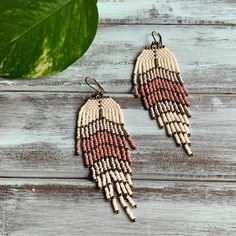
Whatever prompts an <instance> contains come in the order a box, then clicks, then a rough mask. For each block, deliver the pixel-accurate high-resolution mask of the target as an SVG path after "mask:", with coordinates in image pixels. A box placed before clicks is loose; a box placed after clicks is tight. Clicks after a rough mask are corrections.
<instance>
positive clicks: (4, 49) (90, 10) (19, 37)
mask: <svg viewBox="0 0 236 236" xmlns="http://www.w3.org/2000/svg"><path fill="white" fill-rule="evenodd" d="M0 9H1V10H0V76H1V77H5V78H36V77H43V76H49V75H53V74H56V73H58V72H60V71H62V70H64V69H65V68H67V67H68V66H69V65H71V64H72V63H73V62H75V61H76V60H77V59H78V58H80V57H81V56H82V55H83V54H84V53H85V52H86V51H87V49H88V48H89V46H90V44H91V43H92V41H93V39H94V37H95V34H96V31H97V25H98V10H97V5H96V0H9V1H7V0H0Z"/></svg>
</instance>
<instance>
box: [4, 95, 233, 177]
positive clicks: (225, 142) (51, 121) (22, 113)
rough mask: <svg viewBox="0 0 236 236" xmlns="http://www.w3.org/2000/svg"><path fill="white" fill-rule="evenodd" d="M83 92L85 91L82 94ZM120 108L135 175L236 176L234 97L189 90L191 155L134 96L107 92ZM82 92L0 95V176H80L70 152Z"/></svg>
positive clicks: (77, 159)
mask: <svg viewBox="0 0 236 236" xmlns="http://www.w3.org/2000/svg"><path fill="white" fill-rule="evenodd" d="M87 95H88V94H87ZM113 96H114V98H115V99H116V100H117V102H118V103H119V104H120V105H121V107H122V108H123V112H124V115H125V121H126V125H127V129H128V130H129V132H130V134H131V135H132V136H133V137H134V140H135V141H136V143H137V146H138V149H137V150H136V151H134V152H133V156H134V159H135V162H134V165H133V168H134V173H135V178H152V179H169V178H170V179H174V178H177V179H214V180H217V179H218V180H224V179H225V180H227V179H228V180H236V176H235V174H236V166H235V164H236V159H235V158H236V148H235V133H236V127H235V120H236V106H235V104H236V97H235V96H228V95H218V96H216V95H204V96H202V95H192V96H191V97H190V99H191V102H192V107H191V110H192V113H193V119H192V121H191V131H192V143H193V147H192V148H193V150H194V152H195V156H194V157H191V158H190V157H188V156H187V155H186V154H185V153H184V152H183V150H182V149H181V148H179V147H176V146H175V143H174V141H173V140H172V139H171V138H167V137H166V135H165V132H164V130H160V129H159V128H158V126H157V124H156V123H155V121H152V120H151V119H150V118H149V116H148V113H147V111H145V110H143V108H142V105H141V102H140V101H139V99H134V98H133V97H132V95H119V94H117V95H113ZM85 97H86V94H84V95H80V94H77V93H61V92H60V93H49V92H48V93H47V92H43V93H41V92H35V93H30V92H17V93H10V92H6V93H2V95H0V111H1V113H0V133H1V137H4V138H1V139H0V176H31V177H44V176H47V177H52V178H53V177H60V178H64V177H66V178H69V177H72V178H84V177H87V176H88V170H87V169H86V168H84V165H83V162H82V157H76V156H75V154H74V151H75V149H74V136H75V125H76V114H77V110H78V109H79V107H80V106H81V105H82V103H83V102H84V99H85Z"/></svg>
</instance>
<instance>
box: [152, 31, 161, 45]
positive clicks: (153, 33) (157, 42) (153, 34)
mask: <svg viewBox="0 0 236 236" xmlns="http://www.w3.org/2000/svg"><path fill="white" fill-rule="evenodd" d="M155 35H156V36H158V37H159V40H158V41H157V40H156V37H155ZM152 37H153V39H154V44H157V45H158V46H162V37H161V34H159V33H157V32H156V31H152Z"/></svg>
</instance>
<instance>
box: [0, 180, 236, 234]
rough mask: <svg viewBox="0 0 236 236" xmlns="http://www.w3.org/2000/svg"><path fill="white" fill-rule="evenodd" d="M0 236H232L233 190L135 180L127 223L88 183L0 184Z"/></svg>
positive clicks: (234, 221) (234, 217)
mask: <svg viewBox="0 0 236 236" xmlns="http://www.w3.org/2000/svg"><path fill="white" fill-rule="evenodd" d="M0 183H1V187H0V199H1V202H0V209H1V210H0V222H1V223H0V224H1V231H0V235H13V236H14V235H17V236H42V235H44V236H51V235H63V236H64V235H70V236H73V235H85V234H86V235H88V236H90V235H117V236H118V235H140V236H141V235H142V236H143V235H234V234H235V233H236V230H235V224H236V201H235V196H236V186H235V184H230V183H225V184H224V185H222V184H219V183H188V182H181V183H178V182H152V181H148V182H146V181H135V185H136V186H137V188H136V189H135V191H134V198H135V200H136V202H137V203H138V204H139V206H138V208H137V209H135V210H134V212H135V214H136V216H137V218H138V221H137V222H136V223H131V222H129V220H128V219H127V217H126V216H125V215H124V213H123V211H122V210H121V213H120V214H119V215H114V214H113V213H112V210H111V207H110V205H109V203H107V202H105V201H104V199H103V195H102V193H101V192H100V191H99V190H96V189H95V188H94V187H92V186H93V184H92V183H89V182H88V181H81V180H80V181H75V180H70V181H51V180H40V181H38V180H30V181H29V180H20V181H19V180H12V181H11V184H10V185H9V181H5V180H1V179H0Z"/></svg>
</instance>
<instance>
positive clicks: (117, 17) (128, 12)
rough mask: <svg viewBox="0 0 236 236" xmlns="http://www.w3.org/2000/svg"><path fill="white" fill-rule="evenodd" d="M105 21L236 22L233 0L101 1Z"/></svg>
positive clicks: (165, 22)
mask: <svg viewBox="0 0 236 236" xmlns="http://www.w3.org/2000/svg"><path fill="white" fill-rule="evenodd" d="M98 7H99V12H100V15H101V17H100V22H101V23H103V24H153V25H159V24H201V25H203V24H217V25H219V24H221V25H225V24H235V23H236V20H235V15H236V2H235V1H233V0H223V1H218V0H207V1H201V0H197V1H193V0H180V1H175V0H164V1H162V0H145V1H138V2H137V1H136V0H99V1H98Z"/></svg>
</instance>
